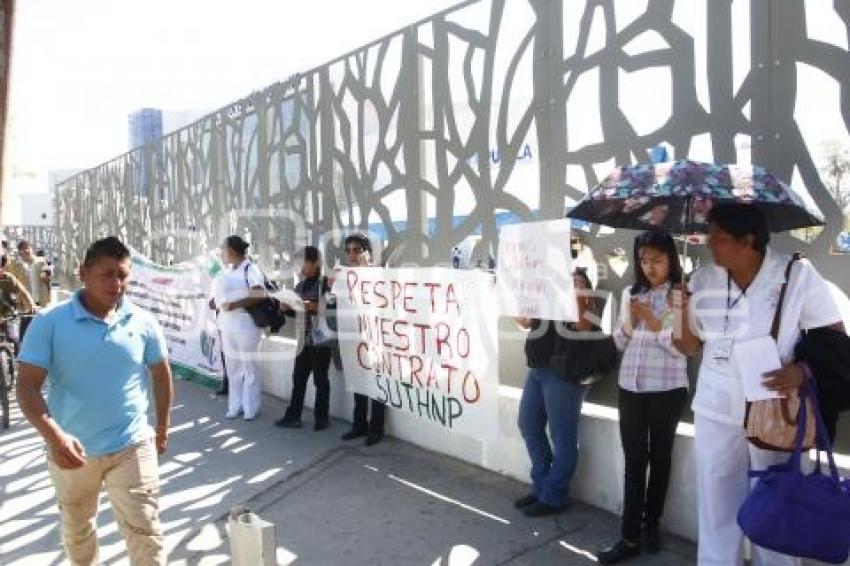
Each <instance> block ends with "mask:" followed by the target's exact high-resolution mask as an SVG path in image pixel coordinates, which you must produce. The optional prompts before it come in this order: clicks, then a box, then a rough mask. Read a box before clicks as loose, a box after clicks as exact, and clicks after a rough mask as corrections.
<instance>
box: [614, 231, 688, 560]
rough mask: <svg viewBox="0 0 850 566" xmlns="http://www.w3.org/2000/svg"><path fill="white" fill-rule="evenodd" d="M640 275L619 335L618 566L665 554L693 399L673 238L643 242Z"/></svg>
mask: <svg viewBox="0 0 850 566" xmlns="http://www.w3.org/2000/svg"><path fill="white" fill-rule="evenodd" d="M634 271H635V283H634V285H632V286H631V288H629V289H626V290H625V291H624V292H623V301H622V305H621V309H620V318H619V322H618V324H617V328H616V330H615V331H614V340H615V341H616V343H617V347H618V348H619V349H620V350H623V359H622V362H621V364H620V376H619V402H618V406H619V409H620V438H621V440H622V444H623V454H624V456H625V488H624V490H623V494H624V502H623V518H622V539H621V540H619V541H617V542H616V543H614V544H613V545H611V546H610V547H608V548H606V549H605V550H603V551H602V552H600V553H599V555H598V556H597V558H598V560H599V563H600V564H615V563H617V562H620V561H622V560H626V559H628V558H631V557H633V556H637V555H638V554H640V553H641V550H644V551H646V552H648V553H655V552H658V551H659V550H660V546H661V544H660V538H659V534H658V523H659V521H660V519H661V515H662V513H663V511H664V500H665V498H666V496H667V485H668V483H669V480H670V462H671V452H672V449H673V440H674V439H675V437H676V425H677V424H678V422H679V416H680V415H681V412H682V408H683V407H684V406H685V401H686V399H687V394H688V374H687V358H686V357H685V356H684V355H683V354H682V353H681V352H679V351H678V350H677V349H676V347H675V346H674V345H673V321H674V317H673V309H672V307H671V305H670V301H669V297H670V291H671V290H672V289H673V287H674V286H676V285H678V284H679V282H680V281H681V280H682V268H681V265H680V263H679V255H678V252H677V251H676V244H675V242H674V241H673V238H672V237H671V236H670V235H669V234H667V233H665V232H658V231H650V232H646V233H644V234H642V235H641V236H639V237H638V238H637V239H636V240H635V247H634ZM647 465H649V470H650V473H649V485H648V486H647V481H646V475H647V473H646V470H647ZM641 526H642V527H643V528H642V529H641ZM641 530H642V531H643V532H641Z"/></svg>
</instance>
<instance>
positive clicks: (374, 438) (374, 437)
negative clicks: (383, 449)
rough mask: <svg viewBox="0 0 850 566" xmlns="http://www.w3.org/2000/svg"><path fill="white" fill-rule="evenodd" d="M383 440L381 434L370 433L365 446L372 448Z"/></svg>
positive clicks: (382, 434)
mask: <svg viewBox="0 0 850 566" xmlns="http://www.w3.org/2000/svg"><path fill="white" fill-rule="evenodd" d="M383 439H384V433H383V432H370V433H369V434H368V435H367V436H366V446H374V445H375V444H377V443H379V442H380V441H382V440H383Z"/></svg>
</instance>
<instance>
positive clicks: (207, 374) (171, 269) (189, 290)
mask: <svg viewBox="0 0 850 566" xmlns="http://www.w3.org/2000/svg"><path fill="white" fill-rule="evenodd" d="M131 261H132V264H133V269H132V271H131V272H130V273H131V274H130V280H129V281H128V283H127V296H128V297H129V298H130V300H131V301H132V302H133V303H135V304H136V305H138V306H139V307H141V308H143V309H145V310H147V311H148V312H150V313H152V314H153V315H154V316H155V317H156V318H157V320H158V321H159V323H160V325H161V326H162V329H163V331H164V333H165V340H166V342H167V344H168V359H169V362H170V363H171V367H172V371H173V372H174V374H175V375H176V376H178V377H183V378H187V379H191V380H193V381H197V382H199V383H203V384H205V385H208V386H215V385H217V384H218V383H219V382H220V381H221V379H222V376H223V366H222V362H221V339H220V337H219V333H218V329H217V328H216V325H215V312H214V311H212V310H210V309H209V306H208V301H209V297H210V285H211V283H212V280H213V277H214V276H215V275H216V274H217V272H218V271H220V270H221V265H220V264H219V262H218V261H217V260H216V259H213V258H211V257H207V256H201V257H199V258H197V259H195V260H193V261H189V262H186V263H182V264H179V265H174V266H165V265H159V264H156V263H154V262H152V261H150V260H149V259H147V258H146V257H144V256H142V255H141V254H139V253H137V252H136V251H133V253H132V260H131Z"/></svg>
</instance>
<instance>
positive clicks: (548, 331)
mask: <svg viewBox="0 0 850 566" xmlns="http://www.w3.org/2000/svg"><path fill="white" fill-rule="evenodd" d="M573 282H574V285H575V289H576V302H577V304H578V315H579V322H577V323H563V322H555V321H549V320H538V319H528V318H518V319H516V322H517V324H518V325H519V326H520V327H522V328H525V329H529V330H530V332H529V334H528V337H527V338H526V342H525V355H526V361H527V364H528V367H529V370H528V375H527V376H526V379H525V385H524V386H523V389H522V397H521V398H520V402H519V415H518V418H517V421H518V425H519V430H520V433H521V434H522V438H523V440H524V441H525V446H526V448H527V450H528V455H529V457H530V459H531V482H532V491H531V493H529V494H528V495H525V496H524V497H521V498H520V499H518V500H516V501H515V502H514V506H515V507H516V508H517V509H520V510H521V511H522V512H523V514H524V515H526V516H528V517H542V516H545V515H555V514H557V513H561V512H562V511H563V510H564V509H565V508H566V506H567V497H568V494H569V490H570V482H571V481H572V478H573V474H574V473H575V469H576V463H577V462H578V424H579V417H580V415H581V406H582V403H583V402H584V398H585V396H586V395H587V391H588V389H589V385H587V383H586V382H585V381H583V380H580V379H566V378H564V377H563V376H561V375H559V374H558V373H557V372H556V371H555V370H554V369H552V367H551V361H552V355H553V354H554V352H555V349H556V342H557V341H558V340H569V338H568V337H567V336H568V335H569V334H570V333H582V332H591V331H594V330H595V327H594V325H593V323H592V318H593V317H592V316H589V315H591V313H593V311H594V299H593V297H592V296H590V294H589V292H590V291H592V289H593V287H592V286H591V284H590V279H589V278H588V276H587V274H586V273H585V272H584V271H583V270H578V271H576V272H575V273H574V275H573ZM558 326H561V328H558ZM547 424H548V427H549V434H550V435H551V441H550V436H547V434H546V428H547Z"/></svg>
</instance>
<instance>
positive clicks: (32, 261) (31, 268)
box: [6, 240, 51, 340]
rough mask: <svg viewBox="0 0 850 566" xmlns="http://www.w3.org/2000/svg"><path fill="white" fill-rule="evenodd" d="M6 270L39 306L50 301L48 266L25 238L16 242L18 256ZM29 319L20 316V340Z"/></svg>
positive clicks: (49, 272)
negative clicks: (36, 254)
mask: <svg viewBox="0 0 850 566" xmlns="http://www.w3.org/2000/svg"><path fill="white" fill-rule="evenodd" d="M6 270H7V271H8V272H9V273H10V274H11V275H14V276H15V277H16V278H17V279H18V281H20V282H21V283H23V285H24V286H25V287H26V288H27V291H29V294H30V296H31V297H32V298H33V299H35V304H36V305H37V306H38V307H39V308H44V307H46V306H47V305H48V304H49V303H50V277H51V270H50V266H48V265H47V263H46V262H45V261H44V258H43V257H36V256H35V255H34V254H33V251H32V246H31V245H30V243H29V242H27V241H26V240H21V241H20V242H18V257H17V259H13V260H10V261H9V263H8V264H7V265H6ZM30 321H32V317H31V316H22V317H21V323H20V330H19V332H18V334H19V336H20V340H23V339H24V336H25V335H26V332H27V328H28V327H29V324H30Z"/></svg>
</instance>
